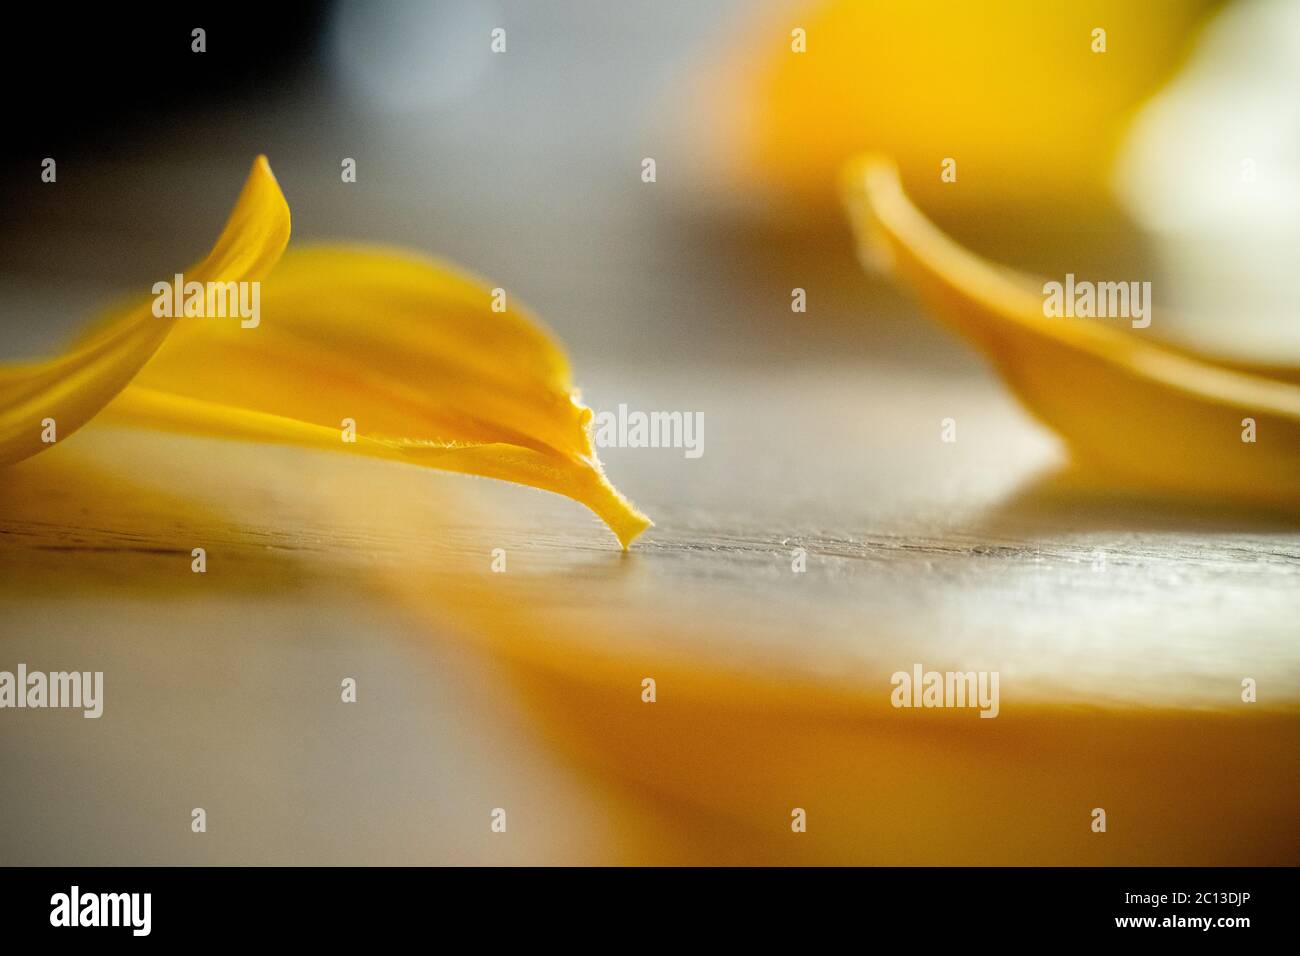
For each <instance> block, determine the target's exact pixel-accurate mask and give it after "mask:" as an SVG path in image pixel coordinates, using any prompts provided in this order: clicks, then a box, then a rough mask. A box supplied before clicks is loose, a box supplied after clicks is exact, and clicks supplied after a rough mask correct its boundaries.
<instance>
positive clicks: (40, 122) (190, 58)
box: [0, 2, 331, 188]
mask: <svg viewBox="0 0 1300 956" xmlns="http://www.w3.org/2000/svg"><path fill="white" fill-rule="evenodd" d="M330 6H331V4H329V3H326V2H280V3H238V2H235V3H229V2H225V3H187V4H184V5H180V4H174V3H138V4H137V3H133V4H129V5H113V6H111V7H104V8H100V9H95V8H92V7H80V6H79V7H78V8H77V9H76V13H75V16H73V15H71V14H70V13H62V14H61V13H59V12H58V11H59V8H57V7H54V6H53V5H43V6H42V7H41V8H40V12H39V13H31V12H28V13H18V14H16V15H15V20H16V22H15V23H14V24H13V25H12V26H11V27H10V28H8V29H7V31H6V32H7V33H8V40H7V42H6V43H5V54H4V56H3V58H0V77H3V82H4V87H5V89H7V90H9V91H10V93H11V96H10V98H9V101H8V103H7V104H6V108H5V115H6V125H7V127H8V136H7V137H6V138H7V139H8V141H9V144H10V148H9V149H8V150H6V156H5V161H6V162H8V163H22V164H27V163H31V162H33V161H35V162H39V161H40V159H41V158H42V157H44V156H47V155H49V154H50V152H51V151H53V150H59V151H61V152H64V153H70V154H73V155H78V154H83V153H96V152H99V151H101V150H105V149H111V144H112V142H113V140H114V138H116V137H117V136H118V135H119V134H120V133H122V132H123V131H128V132H134V131H137V130H152V131H153V132H155V133H162V132H165V127H162V128H160V125H159V124H163V123H166V122H167V120H168V119H169V118H171V117H172V116H174V115H176V114H179V113H181V112H183V111H185V110H190V109H193V108H195V107H202V106H207V105H211V104H214V103H217V102H222V101H233V102H247V103H248V104H249V105H250V106H251V105H252V104H254V103H255V102H256V100H257V98H258V97H259V96H262V95H264V94H265V93H266V92H267V91H268V90H270V89H272V88H273V87H274V86H275V85H276V84H279V83H283V82H285V80H286V78H287V77H289V76H291V75H293V74H295V73H296V72H298V71H300V70H302V69H303V68H304V67H305V66H307V65H308V64H309V63H310V61H311V58H312V55H313V53H314V52H315V50H316V49H317V46H318V42H319V37H320V33H321V28H322V26H323V24H324V22H325V19H326V15H327V13H328V11H329V8H330ZM195 29H203V30H204V31H205V32H206V36H205V45H206V50H205V52H203V53H202V54H199V53H196V52H194V50H193V49H192V46H193V43H194V39H193V36H192V34H193V31H194V30H195ZM108 133H112V134H113V135H112V136H108V135H106V134H108ZM0 188H2V187H0Z"/></svg>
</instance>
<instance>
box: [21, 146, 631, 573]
mask: <svg viewBox="0 0 1300 956" xmlns="http://www.w3.org/2000/svg"><path fill="white" fill-rule="evenodd" d="M288 232H289V215H288V208H287V206H286V205H285V203H284V199H283V197H282V196H281V194H280V192H279V189H278V187H276V185H275V180H274V178H273V177H272V176H271V172H270V168H269V166H268V165H267V164H266V161H265V159H259V160H258V161H257V162H256V163H255V164H254V167H253V172H252V174H251V175H250V178H249V182H248V185H247V186H246V187H245V190H244V194H243V195H242V196H241V197H240V201H239V203H238V204H237V205H236V207H235V211H234V213H232V215H231V219H230V223H229V225H227V227H226V231H225V232H224V233H223V234H222V237H221V239H220V240H219V242H218V244H217V247H216V248H215V249H214V250H213V253H212V255H210V256H209V257H208V259H207V260H205V261H204V263H203V264H201V265H200V266H198V267H195V268H194V269H193V270H191V272H190V273H187V274H186V275H185V278H186V279H187V280H197V281H200V282H205V281H209V280H222V281H226V280H239V279H249V280H252V279H260V278H261V276H262V275H263V273H265V272H267V271H268V270H270V267H271V266H272V265H274V264H275V262H276V260H277V259H278V258H279V257H280V253H281V251H282V250H283V248H284V245H285V243H286V242H287V239H288ZM495 301H497V302H499V301H500V300H499V299H496V300H495ZM507 301H508V300H507ZM493 304H494V296H493V290H492V289H491V288H490V287H489V285H488V284H487V283H484V282H481V281H479V280H476V279H474V278H471V277H468V276H466V275H463V274H462V273H460V272H459V271H458V270H456V269H454V268H452V267H450V266H448V265H446V264H443V263H439V262H436V261H433V260H430V259H427V258H424V257H421V256H418V255H415V254H412V253H407V252H402V251H397V250H387V249H378V248H360V247H358V248H351V247H322V248H315V249H308V250H304V251H291V252H289V253H288V254H286V255H285V256H284V257H283V259H282V260H281V261H280V262H279V264H278V265H276V266H275V268H274V270H273V271H271V273H270V275H269V276H268V277H267V278H266V279H265V280H264V281H263V282H262V284H261V289H260V309H259V313H260V314H259V317H258V320H257V321H256V322H255V323H244V322H241V321H240V319H239V318H225V317H222V318H217V317H183V318H179V319H159V318H155V317H154V316H153V314H152V312H151V306H150V303H148V302H145V303H143V304H142V305H140V306H139V307H137V308H134V309H132V310H130V311H129V312H128V313H124V314H123V315H121V316H119V317H114V318H113V319H112V320H111V321H110V322H109V323H108V327H107V329H106V330H105V331H102V332H100V333H99V335H98V336H97V337H96V338H95V339H94V340H92V341H91V342H90V343H89V344H87V345H85V346H83V347H81V348H79V349H78V350H77V351H76V352H75V353H74V354H73V355H72V356H71V357H69V358H66V359H62V360H60V361H58V362H54V363H50V364H49V365H48V366H44V367H42V368H41V369H40V370H37V371H39V372H40V373H41V375H42V378H41V379H40V381H41V382H42V383H43V384H44V386H45V388H44V390H43V391H42V390H38V389H37V388H36V387H35V383H36V381H37V379H36V377H35V373H33V374H32V375H30V376H29V377H28V378H26V379H23V378H19V377H18V373H17V372H9V373H4V374H6V375H7V376H9V377H7V378H4V379H0V387H3V388H7V389H8V390H7V391H5V392H3V393H0V394H3V398H4V404H3V414H4V419H3V420H4V422H5V423H6V426H7V428H6V431H5V432H4V433H3V435H2V437H3V439H4V440H5V443H4V444H3V445H0V452H3V453H4V454H2V455H0V463H3V462H7V461H16V460H19V459H21V458H24V457H27V456H28V455H31V454H34V453H35V452H37V451H40V450H41V449H42V448H43V447H48V446H46V445H43V444H42V443H41V441H40V428H39V423H40V421H41V420H42V418H44V417H46V416H47V415H55V414H56V413H57V414H58V416H60V417H59V426H60V432H59V437H60V438H62V437H64V436H65V435H66V434H67V433H68V432H69V431H70V430H71V429H69V428H65V427H64V419H63V417H62V416H68V420H69V421H72V422H75V425H80V424H82V423H84V422H85V421H87V420H89V418H90V417H91V416H93V415H95V414H96V413H97V412H99V411H100V409H101V408H103V409H104V416H103V417H104V418H105V419H106V420H113V421H118V422H126V423H131V424H137V425H143V426H147V427H156V428H166V429H172V430H177V431H182V432H193V433H200V434H208V435H216V436H221V437H227V438H232V439H239V440H245V441H255V442H278V443H289V444H297V445H306V446H313V447H318V448H323V449H329V450H333V451H343V452H350V453H360V454H366V455H371V456H378V457H384V458H391V459H397V460H401V461H407V462H412V463H415V464H422V465H426V466H430V467H435V468H440V469H444V470H449V471H458V472H464V473H468V474H475V475H482V476H485V477H490V478H499V479H503V480H505V481H512V482H516V483H518V484H523V485H529V486H531V487H534V488H541V489H544V490H546V491H552V492H555V493H557V494H562V495H566V496H568V497H570V498H572V499H574V500H575V501H578V502H580V503H582V504H585V505H586V506H587V507H589V508H590V509H591V510H592V511H593V512H595V513H596V514H597V515H598V516H599V517H600V518H601V519H602V520H604V522H605V523H606V524H607V525H608V526H609V527H610V529H611V530H612V531H613V532H614V534H615V535H616V536H617V537H618V540H619V542H620V543H621V544H622V546H623V547H624V548H626V547H627V546H628V545H629V544H630V543H631V542H632V540H633V539H634V538H636V536H637V535H638V534H640V533H641V532H642V531H644V530H645V529H646V528H647V527H648V526H649V524H650V521H649V519H647V518H646V517H645V516H644V515H642V514H641V513H640V512H638V511H637V510H636V509H635V508H634V507H633V506H632V505H631V504H630V503H629V502H628V501H627V500H626V499H625V498H624V497H623V496H622V495H620V494H619V493H618V492H617V491H616V490H615V489H614V488H613V486H612V485H611V484H610V483H609V481H608V480H607V479H606V478H605V475H604V472H603V471H602V470H601V467H600V463H599V461H598V459H597V457H596V454H595V449H594V448H593V446H592V440H591V435H590V430H589V425H590V421H591V418H592V413H591V410H590V409H589V408H586V407H585V406H583V405H582V404H581V403H580V402H579V400H578V393H577V392H576V390H575V389H574V388H573V385H572V382H571V380H570V374H569V366H568V361H567V359H566V358H565V356H564V353H563V352H562V351H561V349H560V348H559V346H557V345H556V344H555V342H554V341H553V340H552V339H551V337H550V336H549V335H548V334H547V333H546V332H545V331H543V330H542V329H541V328H540V327H539V326H538V325H537V323H536V322H535V321H534V320H533V319H532V318H531V316H529V315H528V314H527V313H526V312H524V311H523V310H521V309H519V308H518V307H517V305H516V304H515V303H513V302H509V301H508V307H506V308H505V309H504V311H500V312H498V311H495V310H494V309H493ZM246 325H247V326H248V327H245V326H246ZM169 332H170V334H169ZM164 338H165V339H166V341H165V342H164ZM101 342H104V343H108V345H107V346H105V345H100V344H99V343H101ZM119 342H120V343H122V344H121V345H120V346H118V345H116V343H119ZM110 347H111V348H110ZM95 349H99V350H101V351H105V352H106V353H107V356H108V357H107V358H106V359H104V360H101V361H99V362H98V364H93V363H92V362H91V361H90V360H89V359H81V358H80V357H81V356H83V355H97V354H98V353H97V352H94V350H95ZM155 353H156V354H155ZM82 369H85V371H81V374H80V377H79V378H76V379H73V377H72V376H73V374H74V372H78V371H80V370H82ZM24 383H27V384H26V391H22V389H23V386H24ZM128 383H129V384H128ZM20 392H22V394H21V396H20ZM18 397H23V398H24V399H25V402H24V404H21V405H19V404H16V403H15V402H14V399H16V398H18ZM56 399H61V400H62V401H63V404H62V405H58V407H57V412H56V410H54V409H55V408H56V404H57V403H56ZM105 406H106V407H105ZM10 423H12V424H10ZM74 427H75V426H74ZM10 434H12V439H10ZM11 444H12V448H13V451H12V453H11V452H10V445H11Z"/></svg>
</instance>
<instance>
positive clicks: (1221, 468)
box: [844, 157, 1300, 509]
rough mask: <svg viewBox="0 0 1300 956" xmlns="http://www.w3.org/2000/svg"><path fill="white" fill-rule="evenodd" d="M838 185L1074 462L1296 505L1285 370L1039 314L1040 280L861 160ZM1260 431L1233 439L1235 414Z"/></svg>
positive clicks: (881, 248)
mask: <svg viewBox="0 0 1300 956" xmlns="http://www.w3.org/2000/svg"><path fill="white" fill-rule="evenodd" d="M844 194H845V197H846V200H847V202H848V205H849V208H850V212H851V214H852V218H853V222H854V229H855V232H856V234H857V237H858V242H859V245H860V249H861V251H862V252H863V254H864V255H865V256H870V257H873V258H876V259H877V260H879V259H880V258H882V256H883V258H884V259H885V260H887V261H888V262H889V263H890V264H891V265H892V268H893V269H894V271H895V273H896V274H897V275H898V276H899V277H900V278H901V279H902V280H903V281H905V282H906V283H908V284H909V285H911V286H912V287H913V288H914V289H915V290H916V291H917V293H918V294H919V295H920V296H921V298H922V299H923V300H924V301H925V302H926V303H927V304H928V305H929V306H930V308H931V309H932V311H933V312H934V313H935V314H936V315H937V316H939V318H941V319H942V320H943V321H944V322H946V323H947V324H948V325H950V326H951V327H952V328H953V329H955V330H956V331H957V332H959V333H960V334H962V335H964V336H965V337H967V338H968V339H970V340H971V341H972V342H973V343H975V344H976V345H977V346H979V348H980V349H981V350H982V351H983V352H984V353H985V354H986V355H988V357H989V358H990V359H992V361H993V363H994V364H995V365H996V366H997V368H998V370H999V372H1001V374H1002V376H1003V377H1004V378H1005V379H1006V381H1007V384H1008V385H1009V386H1010V387H1011V389H1012V390H1013V391H1014V392H1015V393H1016V395H1017V396H1018V397H1019V398H1020V399H1021V401H1022V402H1023V403H1024V404H1025V406H1026V407H1027V408H1028V409H1029V410H1030V411H1031V412H1032V413H1033V414H1035V415H1036V416H1037V417H1038V418H1039V419H1041V420H1042V421H1043V422H1045V423H1046V424H1048V425H1049V426H1051V427H1052V428H1053V429H1055V430H1056V431H1057V432H1059V433H1060V434H1061V435H1062V436H1063V437H1064V438H1065V439H1066V440H1067V442H1068V443H1069V445H1070V446H1071V448H1072V449H1073V451H1074V452H1075V454H1076V456H1077V457H1078V459H1079V460H1080V462H1081V463H1083V464H1085V465H1090V466H1093V467H1094V468H1095V469H1098V470H1100V471H1103V472H1106V473H1108V474H1109V475H1110V476H1111V477H1112V478H1114V479H1116V480H1119V481H1121V482H1128V483H1133V484H1138V485H1142V486H1146V487H1155V488H1159V489H1162V490H1165V491H1172V492H1191V493H1195V494H1200V495H1213V496H1225V497H1232V498H1235V499H1239V500H1243V501H1248V502H1256V503H1260V504H1264V505H1273V506H1282V507H1286V508H1288V509H1292V508H1296V507H1300V385H1297V384H1295V374H1294V370H1289V369H1277V370H1271V371H1273V372H1274V373H1275V374H1273V375H1269V374H1265V373H1266V371H1269V370H1265V369H1262V368H1252V367H1249V366H1245V365H1242V364H1240V363H1227V362H1217V361H1215V360H1214V359H1212V358H1208V357H1205V356H1200V355H1196V354H1194V353H1192V352H1190V351H1187V350H1184V349H1179V348H1173V347H1170V346H1166V345H1163V344H1161V343H1159V342H1156V341H1153V340H1152V339H1150V338H1147V337H1145V336H1144V334H1138V333H1126V332H1123V331H1120V330H1118V329H1114V328H1111V327H1109V326H1106V325H1103V324H1101V323H1099V322H1096V321H1094V320H1090V319H1054V318H1046V317H1044V315H1043V297H1042V294H1041V291H1040V290H1041V289H1042V283H1041V282H1037V281H1034V280H1033V279H1030V278H1029V277H1027V276H1024V275H1019V274H1017V273H1014V272H1012V271H1011V270H1008V269H1005V268H1002V267H1000V266H997V265H994V264H993V263H990V262H988V261H986V260H983V259H981V258H979V257H978V256H976V255H974V254H972V253H971V252H969V251H967V250H966V249H964V248H962V247H961V246H959V245H958V244H957V243H955V242H954V241H953V240H952V239H950V238H949V237H948V236H946V235H945V234H944V233H942V232H941V231H940V230H939V229H938V228H937V227H935V226H934V224H933V223H931V222H930V221H929V220H928V219H926V218H925V216H924V215H922V214H921V212H920V211H918V210H917V209H916V207H915V206H913V205H912V203H911V202H910V201H909V200H908V198H907V196H906V195H905V194H904V192H903V189H902V186H901V184H900V182H899V177H898V173H897V170H896V168H895V167H894V166H893V164H892V163H890V162H889V161H887V160H884V159H881V158H877V157H868V158H864V159H860V160H856V161H854V162H853V163H851V164H850V165H849V166H848V167H847V168H846V171H845V176H844ZM1247 419H1251V420H1253V421H1254V423H1255V429H1256V439H1257V440H1256V441H1255V442H1248V441H1243V440H1242V439H1243V429H1244V428H1245V421H1246V420H1247Z"/></svg>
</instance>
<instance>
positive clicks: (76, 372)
mask: <svg viewBox="0 0 1300 956" xmlns="http://www.w3.org/2000/svg"><path fill="white" fill-rule="evenodd" d="M288 241H289V207H288V205H287V204H286V203H285V201H284V196H283V195H282V194H281V193H280V187H279V186H278V185H277V184H276V181H275V176H273V175H272V173H271V167H270V165H269V164H268V163H267V161H266V157H264V156H259V157H258V158H257V159H256V160H255V161H254V162H253V168H252V171H251V172H250V173H249V174H248V180H247V182H246V183H245V184H244V189H243V191H242V192H241V193H240V195H239V199H238V201H237V202H236V203H235V208H234V210H233V211H232V212H231V214H230V218H229V219H228V220H227V222H226V227H225V229H224V230H223V231H222V233H221V236H220V238H218V239H217V243H216V245H215V246H213V248H212V252H211V253H209V254H208V257H207V258H206V259H204V260H203V261H202V262H201V263H199V264H198V265H196V266H193V267H192V268H191V269H189V270H188V271H187V272H186V273H185V275H186V278H187V279H192V280H194V281H197V282H237V281H242V280H254V279H260V278H261V277H262V276H263V275H264V274H265V273H266V272H267V271H269V270H270V268H271V267H272V266H273V265H274V264H275V262H276V260H277V259H278V258H279V256H280V253H281V252H283V251H284V247H285V245H286V243H288ZM175 322H176V320H175V319H168V318H158V317H156V316H155V315H154V314H153V311H152V308H151V303H150V301H149V300H148V299H142V300H141V301H140V303H139V304H137V305H132V306H131V307H129V308H127V309H125V310H123V311H122V312H120V313H118V314H115V315H114V316H113V317H112V320H111V321H109V322H107V323H104V324H103V325H102V326H101V327H100V328H99V329H98V331H97V332H96V334H94V335H93V336H91V337H90V338H89V339H87V340H86V341H85V342H83V343H82V344H80V345H79V346H78V347H77V348H76V349H74V350H73V351H72V352H70V353H69V354H67V355H64V356H62V357H60V358H57V359H52V360H50V361H47V362H42V363H37V364H30V365H23V366H15V367H9V368H5V369H3V370H0V465H6V464H12V463H13V462H16V461H21V460H22V459H24V458H28V457H30V456H32V455H35V454H36V453H37V452H41V451H44V450H45V449H47V448H50V447H52V444H53V443H48V442H46V441H44V440H43V437H42V436H43V433H44V432H45V427H44V426H43V424H42V423H43V422H44V421H45V420H46V419H53V421H54V434H55V436H56V437H57V438H58V439H59V440H62V439H64V438H66V437H67V436H68V435H71V434H72V433H73V432H74V431H76V430H77V429H78V428H80V427H81V426H82V425H84V424H85V423H86V422H88V421H90V419H91V418H93V417H94V416H95V415H96V414H97V413H98V412H99V411H100V409H102V408H103V407H104V405H105V404H106V403H107V402H109V401H110V400H111V399H112V398H113V397H114V396H115V395H117V394H118V393H119V392H120V391H121V390H122V389H123V388H124V387H125V386H126V384H127V383H128V382H130V381H131V379H132V378H133V377H134V376H135V375H136V373H137V372H138V371H139V370H140V368H141V367H142V366H143V365H144V364H145V363H146V362H147V361H148V360H149V358H150V356H152V355H153V354H154V352H155V351H156V350H157V348H158V346H159V345H160V344H162V342H163V340H164V339H165V338H166V337H167V334H168V332H169V331H170V330H171V329H172V327H173V326H174V325H175Z"/></svg>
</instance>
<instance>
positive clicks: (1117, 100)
mask: <svg viewBox="0 0 1300 956" xmlns="http://www.w3.org/2000/svg"><path fill="white" fill-rule="evenodd" d="M1213 5H1214V3H1213V2H1207V0H1151V2H1143V3H1133V2H1132V0H1072V2H1070V3H1059V2H1043V0H999V2H996V3H976V2H953V0H822V2H805V3H796V2H789V3H783V4H780V5H779V8H778V9H777V10H776V11H775V12H774V13H773V15H772V16H770V17H762V18H755V19H754V20H753V24H752V28H745V29H744V30H743V31H742V37H741V40H740V42H739V43H738V45H737V46H738V49H737V52H736V53H735V55H734V56H733V57H731V58H725V59H724V60H723V62H722V63H720V64H719V68H718V71H717V72H718V76H717V78H716V80H714V81H712V82H707V83H704V84H702V85H703V86H704V87H705V88H706V89H708V90H710V91H711V92H712V98H711V99H710V100H709V102H708V105H707V108H706V110H705V111H702V112H703V114H704V116H705V117H706V118H707V119H706V121H705V122H704V123H702V125H701V128H702V129H703V130H706V131H707V132H706V133H705V135H706V136H707V137H708V138H709V139H710V140H712V141H713V145H714V148H715V151H716V153H717V154H718V156H719V162H720V165H721V166H722V167H723V169H725V170H726V171H727V172H728V173H729V174H730V175H729V176H719V177H716V179H717V181H720V182H726V181H728V180H732V181H738V182H741V183H744V184H746V186H747V187H750V188H752V187H754V186H758V187H759V189H760V190H761V191H764V192H765V194H766V195H767V196H768V197H769V198H770V199H771V200H772V201H774V202H780V203H785V204H788V205H789V207H790V211H792V212H795V213H799V214H802V215H804V216H810V217H811V213H812V211H813V210H816V211H818V212H827V213H828V212H829V211H830V210H831V209H833V208H834V203H835V199H836V196H835V183H836V177H837V175H838V173H839V170H840V167H841V165H842V164H843V163H844V162H845V161H847V160H848V159H850V158H851V157H853V156H854V155H857V154H859V153H861V152H865V151H868V150H878V151H881V152H885V153H887V154H889V155H891V156H893V157H894V158H895V159H896V160H897V162H898V163H899V166H900V167H901V169H902V173H903V178H904V181H905V182H906V183H907V185H908V187H909V188H910V189H913V190H916V191H918V195H920V196H921V197H922V198H928V197H929V195H937V193H938V191H939V190H941V189H942V190H946V192H947V193H949V194H950V195H948V196H947V197H946V199H947V201H948V202H949V203H952V204H954V208H957V207H962V206H965V207H968V208H971V207H979V208H988V207H990V206H1000V205H1005V204H1007V203H1015V204H1023V205H1024V206H1026V207H1028V206H1032V205H1034V204H1036V203H1038V202H1041V201H1043V200H1045V199H1051V200H1052V201H1054V202H1056V203H1060V204H1082V203H1086V202H1089V201H1092V200H1095V199H1098V198H1099V197H1104V196H1106V195H1107V193H1108V191H1109V190H1108V184H1107V175H1108V171H1109V168H1110V166H1111V163H1112V158H1113V156H1114V155H1115V152H1116V150H1117V148H1118V145H1119V140H1120V137H1121V135H1122V132H1123V129H1124V127H1125V126H1126V125H1127V121H1128V117H1129V113H1130V112H1131V111H1132V110H1133V109H1134V108H1136V107H1137V106H1138V105H1139V103H1140V102H1141V101H1142V99H1143V98H1144V97H1145V96H1146V95H1147V94H1149V93H1150V92H1151V91H1152V90H1154V89H1155V88H1157V87H1158V86H1159V85H1160V83H1162V82H1163V81H1164V79H1165V78H1166V77H1168V76H1169V75H1170V73H1171V72H1172V71H1173V69H1174V68H1175V67H1176V66H1177V65H1178V63H1179V62H1180V61H1181V59H1182V57H1183V56H1184V54H1185V51H1186V45H1187V39H1188V37H1189V35H1190V34H1191V32H1192V29H1193V27H1194V26H1195V25H1196V24H1197V23H1198V22H1199V20H1200V19H1201V17H1202V15H1203V14H1204V13H1205V12H1206V10H1207V9H1209V8H1210V7H1212V6H1213ZM796 29H798V30H802V31H803V37H804V46H805V49H804V52H796V51H795V49H793V47H794V46H795V45H796V39H795V38H794V37H793V36H792V31H794V30H796ZM1097 30H1100V31H1103V33H1102V34H1097V33H1095V32H1094V31H1097ZM1102 44H1104V50H1102V49H1098V48H1099V47H1100V46H1101V45H1102ZM948 158H951V159H953V160H955V161H956V172H957V178H956V181H955V182H954V183H947V184H945V183H943V182H941V180H940V164H941V163H942V162H943V161H944V160H945V159H948ZM814 221H815V220H814Z"/></svg>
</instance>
